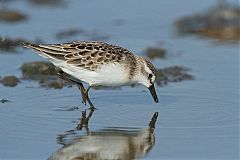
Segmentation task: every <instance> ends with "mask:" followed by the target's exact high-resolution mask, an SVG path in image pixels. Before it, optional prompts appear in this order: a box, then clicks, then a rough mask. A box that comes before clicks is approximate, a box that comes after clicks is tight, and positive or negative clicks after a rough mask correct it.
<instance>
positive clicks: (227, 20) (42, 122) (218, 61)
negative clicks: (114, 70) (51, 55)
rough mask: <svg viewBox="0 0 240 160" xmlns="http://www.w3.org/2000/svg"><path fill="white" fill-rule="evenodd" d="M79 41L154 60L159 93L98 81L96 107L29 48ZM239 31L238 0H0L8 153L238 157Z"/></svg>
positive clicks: (2, 109) (2, 122)
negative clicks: (92, 108) (90, 107)
mask: <svg viewBox="0 0 240 160" xmlns="http://www.w3.org/2000/svg"><path fill="white" fill-rule="evenodd" d="M80 40H87V41H104V42H107V43H111V44H116V45H120V46H122V47H124V48H127V49H129V50H130V51H132V52H133V53H135V54H138V55H142V56H145V57H148V58H149V59H151V61H152V62H153V64H154V65H155V66H156V68H157V80H156V81H157V82H156V83H157V92H158V96H159V101H160V102H159V103H158V104H155V103H154V102H153V101H152V98H151V96H150V95H149V93H148V91H147V90H146V89H145V88H144V87H142V86H126V87H121V88H111V89H109V88H95V89H94V90H92V91H91V93H90V96H91V97H92V101H93V103H94V104H95V107H96V108H97V110H96V111H94V113H92V112H90V111H89V110H87V108H88V106H84V105H83V104H82V103H81V97H80V94H79V91H78V89H77V87H75V86H73V85H72V84H70V83H68V82H66V81H63V80H60V79H59V78H58V77H57V76H56V71H55V69H54V66H52V65H51V64H50V63H49V62H47V61H46V60H45V59H43V58H41V57H40V56H38V55H37V54H36V53H35V52H33V51H31V50H27V49H25V48H23V47H22V43H47V44H54V43H64V42H72V41H80ZM239 40H240V5H239V1H236V0H202V1H192V0H185V1H184V2H180V1H177V0H171V1H167V0H163V1H159V0H149V1H144V0H122V1H120V0H101V1H100V0H99V1H94V0H92V1H87V0H79V1H76V0H22V1H17V0H0V130H1V132H0V141H1V143H0V159H1V160H2V159H47V158H49V159H60V158H62V159H77V158H78V159H146V160H151V159H218V160H219V159H226V160H233V159H239ZM85 109H86V110H85Z"/></svg>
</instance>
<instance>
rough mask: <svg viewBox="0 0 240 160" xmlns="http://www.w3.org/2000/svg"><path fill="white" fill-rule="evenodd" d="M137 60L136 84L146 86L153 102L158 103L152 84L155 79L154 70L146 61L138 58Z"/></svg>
mask: <svg viewBox="0 0 240 160" xmlns="http://www.w3.org/2000/svg"><path fill="white" fill-rule="evenodd" d="M139 60H140V62H139V63H140V65H139V67H140V69H139V75H138V83H140V84H142V85H144V86H146V87H147V88H148V89H149V91H150V93H151V95H152V97H153V99H154V101H155V102H156V103H158V97H157V93H156V90H155V87H154V82H155V79H156V69H155V67H154V66H153V64H152V63H151V62H150V61H149V60H148V59H146V58H144V57H140V59H139Z"/></svg>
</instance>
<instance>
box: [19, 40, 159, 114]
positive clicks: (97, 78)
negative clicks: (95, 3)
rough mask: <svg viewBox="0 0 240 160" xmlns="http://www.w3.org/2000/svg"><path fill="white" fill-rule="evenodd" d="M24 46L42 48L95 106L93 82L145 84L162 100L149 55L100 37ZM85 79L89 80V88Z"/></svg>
mask: <svg viewBox="0 0 240 160" xmlns="http://www.w3.org/2000/svg"><path fill="white" fill-rule="evenodd" d="M24 46H25V47H27V48H33V49H35V50H37V51H39V53H40V55H41V56H43V57H45V58H47V59H49V61H50V62H51V63H53V64H54V65H55V66H56V67H58V68H60V69H61V71H60V72H59V76H60V77H61V78H64V79H66V80H70V81H71V82H73V83H75V84H76V85H77V86H78V87H79V89H80V91H81V93H82V98H83V103H84V104H86V101H88V103H89V104H90V108H91V109H94V106H93V104H92V103H91V101H90V99H89V97H88V91H89V89H90V88H91V86H121V85H129V84H142V85H144V86H146V87H147V88H148V89H149V90H150V93H151V95H152V97H153V99H154V101H155V102H156V103H158V97H157V94H156V91H155V88H154V81H155V77H156V76H155V74H156V69H155V67H154V66H153V64H152V63H151V62H150V61H149V60H148V59H146V58H144V57H141V56H137V55H134V54H133V53H132V52H130V51H128V50H127V49H125V48H122V47H120V46H116V45H112V44H108V43H105V42H97V41H78V42H72V43H63V44H39V45H36V44H24ZM82 81H83V82H86V83H88V84H89V87H88V88H87V90H85V88H84V86H83V84H82Z"/></svg>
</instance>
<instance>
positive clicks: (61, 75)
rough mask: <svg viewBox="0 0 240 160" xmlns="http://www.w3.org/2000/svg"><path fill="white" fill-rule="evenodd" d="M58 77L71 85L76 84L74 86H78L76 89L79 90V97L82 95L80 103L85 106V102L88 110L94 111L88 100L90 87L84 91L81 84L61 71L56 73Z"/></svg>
mask: <svg viewBox="0 0 240 160" xmlns="http://www.w3.org/2000/svg"><path fill="white" fill-rule="evenodd" d="M58 77H59V78H61V79H64V80H66V81H68V82H71V83H74V84H76V85H77V86H78V89H79V90H80V92H81V95H82V103H83V104H84V105H86V101H87V102H88V104H89V105H90V109H91V110H94V109H95V107H94V105H93V103H92V102H91V100H90V99H89V96H88V92H89V90H90V88H91V86H89V87H88V88H87V90H86V89H85V88H84V86H83V84H82V83H81V82H79V81H77V80H74V79H72V76H70V75H68V74H67V73H65V72H63V71H62V70H60V71H59V72H58Z"/></svg>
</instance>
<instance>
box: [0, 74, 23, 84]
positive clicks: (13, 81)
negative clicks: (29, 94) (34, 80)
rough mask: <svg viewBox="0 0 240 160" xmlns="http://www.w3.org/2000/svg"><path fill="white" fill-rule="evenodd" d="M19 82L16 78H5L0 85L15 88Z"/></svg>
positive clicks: (0, 81)
mask: <svg viewBox="0 0 240 160" xmlns="http://www.w3.org/2000/svg"><path fill="white" fill-rule="evenodd" d="M19 82H20V80H19V79H18V78H17V77H16V76H5V77H3V78H2V79H1V80H0V83H2V84H3V85H4V86H6V87H15V86H17V85H18V83H19Z"/></svg>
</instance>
